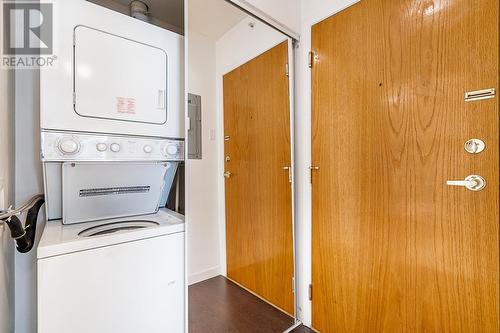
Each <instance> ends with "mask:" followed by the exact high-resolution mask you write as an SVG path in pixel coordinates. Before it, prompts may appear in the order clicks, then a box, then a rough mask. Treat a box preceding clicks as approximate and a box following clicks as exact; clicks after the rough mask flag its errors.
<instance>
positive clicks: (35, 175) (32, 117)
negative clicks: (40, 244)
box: [15, 70, 45, 333]
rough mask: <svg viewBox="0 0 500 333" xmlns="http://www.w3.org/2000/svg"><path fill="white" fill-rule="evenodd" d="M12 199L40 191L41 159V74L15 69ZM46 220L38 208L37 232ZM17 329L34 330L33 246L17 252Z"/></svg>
mask: <svg viewBox="0 0 500 333" xmlns="http://www.w3.org/2000/svg"><path fill="white" fill-rule="evenodd" d="M15 87H16V88H15V114H16V116H15V203H16V206H19V205H22V204H23V203H24V202H26V201H27V200H29V199H30V198H31V197H32V196H33V195H36V194H42V193H43V183H42V165H41V161H40V116H39V109H40V93H39V91H40V74H39V71H38V70H16V83H15ZM44 221H45V214H44V209H43V208H42V210H40V214H39V218H38V226H37V234H38V237H40V235H41V232H42V230H43V225H44ZM15 317H16V322H15V325H16V333H34V332H36V249H34V250H33V251H31V252H30V253H28V254H20V253H16V307H15Z"/></svg>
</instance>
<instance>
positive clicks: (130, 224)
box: [78, 220, 160, 237]
mask: <svg viewBox="0 0 500 333" xmlns="http://www.w3.org/2000/svg"><path fill="white" fill-rule="evenodd" d="M159 225H160V224H159V223H158V222H153V221H144V220H142V221H141V220H140V221H122V222H114V223H105V224H101V225H97V226H94V227H91V228H87V229H85V230H83V231H82V232H80V233H78V236H80V237H94V236H102V235H109V234H116V233H119V232H127V231H132V230H137V229H145V228H152V227H157V226H159Z"/></svg>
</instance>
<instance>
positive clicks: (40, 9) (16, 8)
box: [3, 1, 53, 55]
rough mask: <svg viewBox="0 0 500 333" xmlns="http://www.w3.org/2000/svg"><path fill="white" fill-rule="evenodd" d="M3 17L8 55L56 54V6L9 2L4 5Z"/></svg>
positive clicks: (4, 51) (4, 47) (5, 50)
mask: <svg viewBox="0 0 500 333" xmlns="http://www.w3.org/2000/svg"><path fill="white" fill-rule="evenodd" d="M3 15H4V20H3V21H4V34H5V35H4V38H3V40H4V45H3V54H4V55H7V54H9V55H14V54H15V55H46V54H52V52H53V37H52V33H53V13H52V4H50V3H38V2H20V1H18V2H15V3H14V2H7V3H4V4H3Z"/></svg>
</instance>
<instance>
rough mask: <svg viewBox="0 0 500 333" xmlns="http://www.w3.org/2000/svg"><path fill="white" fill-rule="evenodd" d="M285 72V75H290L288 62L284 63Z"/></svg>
mask: <svg viewBox="0 0 500 333" xmlns="http://www.w3.org/2000/svg"><path fill="white" fill-rule="evenodd" d="M285 74H286V76H290V65H289V64H288V63H287V64H286V65H285Z"/></svg>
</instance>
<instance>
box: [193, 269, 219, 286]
mask: <svg viewBox="0 0 500 333" xmlns="http://www.w3.org/2000/svg"><path fill="white" fill-rule="evenodd" d="M219 275H220V267H219V266H215V267H212V268H209V269H206V270H204V271H201V272H198V273H195V274H191V275H189V277H188V285H192V284H195V283H198V282H201V281H205V280H208V279H211V278H213V277H216V276H219Z"/></svg>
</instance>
